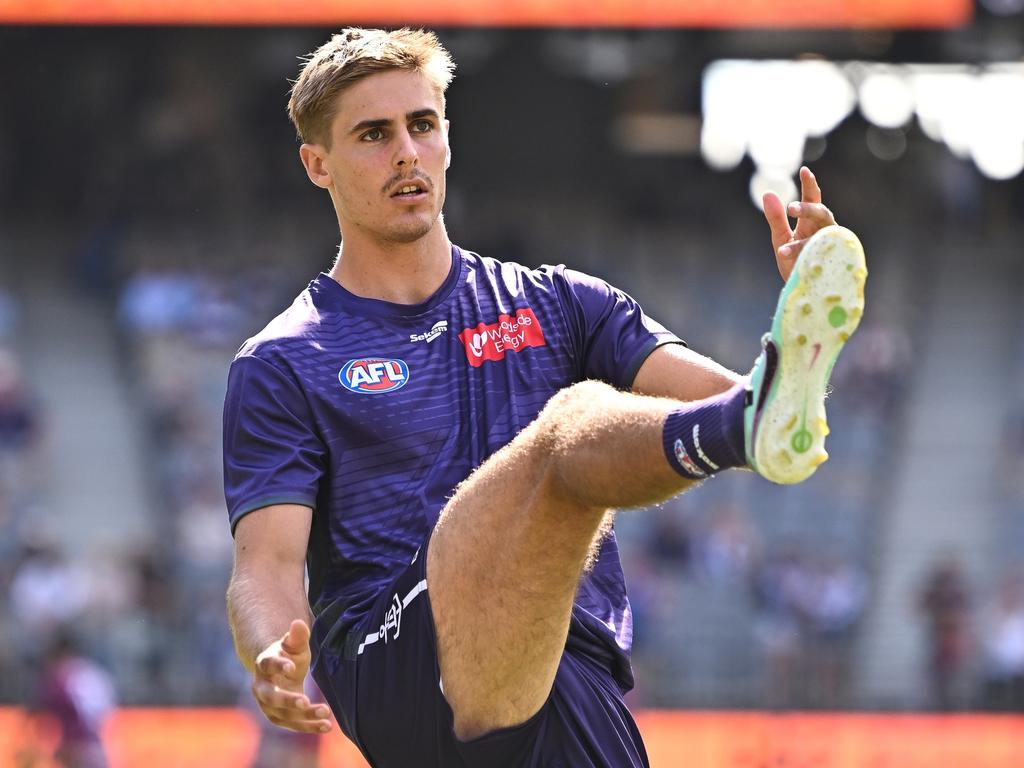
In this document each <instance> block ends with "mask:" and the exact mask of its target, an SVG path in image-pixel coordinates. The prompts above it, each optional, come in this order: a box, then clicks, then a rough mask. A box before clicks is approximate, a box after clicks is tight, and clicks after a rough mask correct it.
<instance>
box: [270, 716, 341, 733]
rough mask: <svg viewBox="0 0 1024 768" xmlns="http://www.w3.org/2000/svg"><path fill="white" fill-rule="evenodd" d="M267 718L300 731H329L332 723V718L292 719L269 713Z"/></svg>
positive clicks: (289, 728) (276, 723) (275, 723)
mask: <svg viewBox="0 0 1024 768" xmlns="http://www.w3.org/2000/svg"><path fill="white" fill-rule="evenodd" d="M267 720H269V721H270V722H272V723H273V724H274V725H276V726H278V727H279V728H287V729H288V730H289V731H298V732H299V733H328V732H330V730H331V728H332V725H331V721H330V720H291V719H288V718H286V717H278V716H276V715H275V716H271V715H267Z"/></svg>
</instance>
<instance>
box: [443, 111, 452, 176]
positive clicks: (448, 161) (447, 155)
mask: <svg viewBox="0 0 1024 768" xmlns="http://www.w3.org/2000/svg"><path fill="white" fill-rule="evenodd" d="M450 128H451V123H450V122H448V120H445V121H444V167H445V169H448V168H451V167H452V145H451V142H450V141H449V140H448V131H449V129H450Z"/></svg>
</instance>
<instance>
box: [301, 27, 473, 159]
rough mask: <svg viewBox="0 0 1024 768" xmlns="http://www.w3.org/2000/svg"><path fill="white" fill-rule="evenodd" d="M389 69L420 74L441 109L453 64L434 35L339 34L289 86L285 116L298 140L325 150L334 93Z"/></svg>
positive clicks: (334, 105)
mask: <svg viewBox="0 0 1024 768" xmlns="http://www.w3.org/2000/svg"><path fill="white" fill-rule="evenodd" d="M392 69H404V70H409V71H415V72H422V73H423V74H424V75H425V76H426V77H427V79H428V80H430V82H431V84H432V85H433V86H434V87H435V88H436V89H437V91H438V94H439V95H440V96H441V103H442V105H443V104H444V92H445V91H446V90H447V88H448V84H449V83H451V81H452V76H453V74H454V72H455V62H454V61H453V60H452V57H451V54H449V53H448V51H446V50H445V49H444V47H443V46H442V45H441V43H440V41H439V40H438V39H437V35H435V34H434V33H433V32H427V31H426V30H422V29H407V28H405V29H399V30H395V31H387V30H383V29H359V28H357V27H349V28H348V29H344V30H342V31H341V32H340V33H338V34H336V35H333V36H332V37H331V39H330V40H328V41H327V42H326V43H324V44H323V45H321V46H320V47H319V48H317V49H316V50H315V51H313V53H311V54H310V55H309V57H308V58H307V59H306V60H305V63H304V64H303V65H302V71H301V72H300V73H299V78H298V80H296V81H295V82H294V83H293V84H292V90H291V96H290V97H289V99H288V117H289V118H291V121H292V123H293V124H294V125H295V130H296V132H297V133H298V136H299V139H300V140H301V141H303V142H308V143H312V144H323V145H325V146H327V148H328V149H329V148H330V144H331V121H332V120H333V119H334V114H335V111H336V110H337V102H338V94H339V93H341V92H342V91H343V90H345V89H346V88H348V87H349V86H351V85H353V84H354V83H356V82H358V81H360V80H362V79H363V78H365V77H368V76H369V75H372V74H374V73H377V72H386V71H388V70H392Z"/></svg>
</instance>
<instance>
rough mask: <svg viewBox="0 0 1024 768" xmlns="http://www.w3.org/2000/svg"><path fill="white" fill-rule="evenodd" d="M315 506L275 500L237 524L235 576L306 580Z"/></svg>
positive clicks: (250, 513)
mask: <svg viewBox="0 0 1024 768" xmlns="http://www.w3.org/2000/svg"><path fill="white" fill-rule="evenodd" d="M312 524H313V510H312V509H310V508H309V507H307V506H303V505H301V504H272V505H270V506H266V507H262V508H260V509H256V510H253V511H252V512H249V513H248V514H247V515H245V516H244V517H243V518H242V519H241V520H239V521H238V525H237V526H236V527H235V571H234V576H233V578H234V577H238V576H246V577H249V576H259V575H273V576H274V577H275V578H281V579H282V580H287V581H294V580H296V579H297V580H298V581H299V583H301V582H302V579H303V578H304V574H305V564H306V547H307V545H308V544H309V532H310V529H311V527H312Z"/></svg>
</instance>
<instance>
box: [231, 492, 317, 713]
mask: <svg viewBox="0 0 1024 768" xmlns="http://www.w3.org/2000/svg"><path fill="white" fill-rule="evenodd" d="M312 517H313V512H312V510H311V509H310V508H309V507H304V506H300V505H296V504H278V505H274V506H269V507H264V508H263V509H258V510H256V511H254V512H250V513H249V514H247V515H246V516H245V517H243V518H242V519H241V520H239V522H238V526H237V527H236V529H235V567H234V570H233V571H232V573H231V582H230V584H229V585H228V595H227V598H228V621H229V623H230V625H231V632H232V634H233V635H234V639H235V650H236V652H237V653H238V658H239V659H240V660H241V661H242V664H243V665H244V666H245V668H246V669H248V670H249V671H250V672H251V673H252V676H253V682H252V692H253V696H254V697H255V698H256V702H257V703H258V704H259V706H260V709H261V710H263V714H264V715H266V716H267V719H268V720H270V722H272V723H274V724H275V725H279V726H282V727H285V728H290V729H292V730H295V731H304V732H307V733H316V732H325V731H328V730H330V727H331V724H330V720H329V717H330V712H329V710H328V709H327V707H325V706H323V705H314V704H312V703H311V702H310V701H309V699H308V698H307V696H306V695H305V693H304V692H303V683H304V682H305V679H306V674H307V673H308V671H309V663H310V649H309V636H310V630H309V627H310V624H311V620H312V617H311V616H310V611H309V602H308V601H307V599H306V592H305V558H306V546H307V543H308V541H309V531H310V527H311V524H312Z"/></svg>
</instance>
